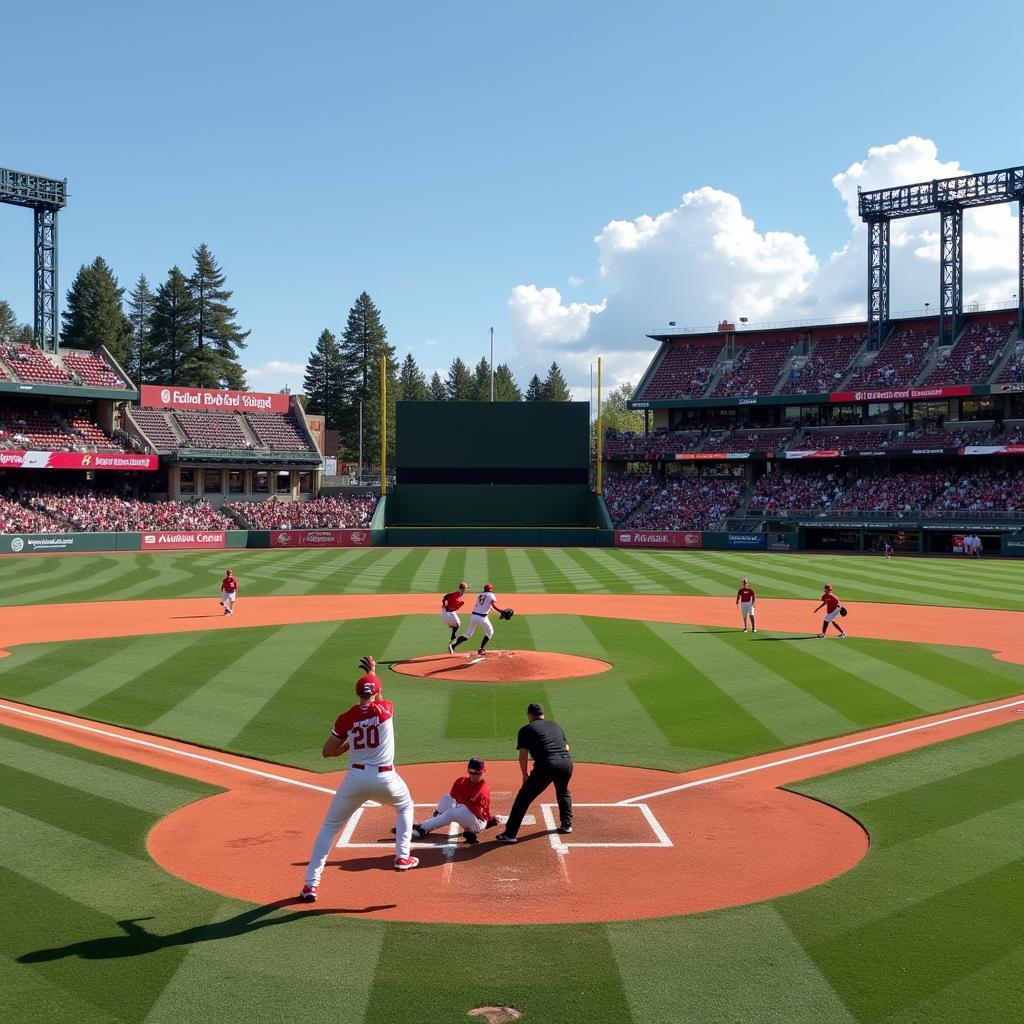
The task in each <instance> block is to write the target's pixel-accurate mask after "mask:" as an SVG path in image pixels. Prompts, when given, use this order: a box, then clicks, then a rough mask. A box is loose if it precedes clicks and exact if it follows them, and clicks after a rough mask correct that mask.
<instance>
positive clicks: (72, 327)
mask: <svg viewBox="0 0 1024 1024" xmlns="http://www.w3.org/2000/svg"><path fill="white" fill-rule="evenodd" d="M123 296H124V289H123V288H120V287H118V284H117V278H116V277H115V276H114V272H113V271H112V270H111V269H110V267H109V266H108V265H107V263H106V261H105V260H104V259H103V257H102V256H97V257H96V259H94V260H93V261H92V263H90V264H88V265H85V264H83V265H82V266H81V267H80V268H79V270H78V273H77V274H76V275H75V279H74V281H72V283H71V287H70V288H69V289H68V297H67V307H66V309H65V310H64V312H63V313H62V314H61V320H62V321H63V327H62V330H61V344H62V345H65V346H67V347H68V348H88V349H96V348H99V347H100V345H104V346H106V349H107V351H108V352H109V353H110V354H111V355H112V356H113V357H114V358H115V359H116V360H117V361H118V362H119V363H122V365H123V364H124V363H125V362H127V361H128V360H129V359H130V358H131V336H130V330H129V324H128V319H127V317H126V316H125V315H124V310H123V309H122V308H121V299H122V297H123Z"/></svg>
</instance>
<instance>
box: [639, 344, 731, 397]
mask: <svg viewBox="0 0 1024 1024" xmlns="http://www.w3.org/2000/svg"><path fill="white" fill-rule="evenodd" d="M721 351H722V345H721V344H711V345H692V344H688V343H686V342H685V341H683V342H673V343H672V344H671V345H669V347H668V350H667V351H666V352H665V356H664V358H663V359H662V361H661V363H659V365H658V368H657V369H656V370H655V371H654V375H653V376H652V377H651V379H650V380H649V381H648V382H647V385H646V387H645V388H644V389H643V394H642V395H637V397H638V398H646V399H657V398H699V397H700V396H701V395H703V394H704V392H705V391H707V389H708V383H709V382H710V380H711V376H712V373H713V372H714V366H715V362H716V361H717V359H718V356H719V354H720V353H721Z"/></svg>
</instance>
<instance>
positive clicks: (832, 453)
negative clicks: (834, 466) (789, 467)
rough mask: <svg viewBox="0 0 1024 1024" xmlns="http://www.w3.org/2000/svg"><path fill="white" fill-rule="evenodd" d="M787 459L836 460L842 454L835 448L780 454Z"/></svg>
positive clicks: (810, 449)
mask: <svg viewBox="0 0 1024 1024" xmlns="http://www.w3.org/2000/svg"><path fill="white" fill-rule="evenodd" d="M780 454H782V455H785V457H786V458H787V459H838V458H839V456H840V455H841V454H842V453H841V452H840V451H839V450H838V449H836V448H809V449H807V450H806V451H799V452H782V453H780Z"/></svg>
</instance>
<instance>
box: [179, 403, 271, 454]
mask: <svg viewBox="0 0 1024 1024" xmlns="http://www.w3.org/2000/svg"><path fill="white" fill-rule="evenodd" d="M172 415H173V416H174V419H175V420H176V421H177V423H178V426H180V427H181V429H182V430H183V431H184V432H185V436H186V438H188V445H187V447H192V448H219V449H232V448H236V449H237V448H246V449H249V448H252V447H253V445H252V442H251V441H250V440H249V439H248V438H247V437H246V436H245V432H244V431H243V430H242V426H241V424H240V423H239V422H238V416H239V414H238V413H233V412H183V411H181V410H180V409H179V410H176V411H175V412H174V413H172Z"/></svg>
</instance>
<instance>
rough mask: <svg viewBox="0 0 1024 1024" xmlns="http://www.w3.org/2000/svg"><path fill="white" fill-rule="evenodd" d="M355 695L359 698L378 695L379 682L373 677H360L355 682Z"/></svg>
mask: <svg viewBox="0 0 1024 1024" xmlns="http://www.w3.org/2000/svg"><path fill="white" fill-rule="evenodd" d="M356 693H357V694H358V695H359V696H360V697H372V696H373V695H374V694H375V693H380V680H379V679H378V678H377V677H376V676H375V675H365V676H360V677H359V679H358V680H357V681H356Z"/></svg>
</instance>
